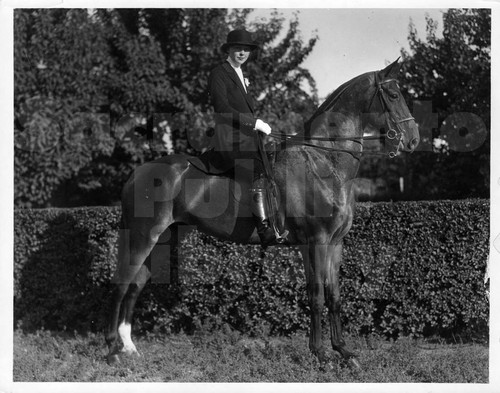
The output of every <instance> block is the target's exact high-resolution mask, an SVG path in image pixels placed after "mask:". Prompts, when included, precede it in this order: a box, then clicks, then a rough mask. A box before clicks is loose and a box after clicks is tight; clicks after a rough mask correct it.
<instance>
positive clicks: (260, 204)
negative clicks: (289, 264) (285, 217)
mask: <svg viewBox="0 0 500 393" xmlns="http://www.w3.org/2000/svg"><path fill="white" fill-rule="evenodd" d="M250 191H251V193H252V198H251V199H252V213H253V217H254V220H255V226H256V227H257V233H258V235H259V237H260V241H261V244H262V246H263V247H267V246H270V245H272V244H283V243H284V242H285V240H286V237H287V235H288V231H287V230H285V231H283V233H281V234H280V233H279V232H277V231H275V230H274V228H273V227H272V225H271V222H270V214H269V212H268V205H267V203H266V198H267V189H266V187H265V179H263V178H260V179H258V180H257V181H255V182H254V187H253V188H252V189H251V190H250ZM273 216H274V217H275V216H276V215H275V214H274V215H273Z"/></svg>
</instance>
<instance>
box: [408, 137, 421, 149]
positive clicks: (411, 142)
mask: <svg viewBox="0 0 500 393" xmlns="http://www.w3.org/2000/svg"><path fill="white" fill-rule="evenodd" d="M418 142H420V140H419V139H418V138H413V139H412V140H411V141H410V144H409V147H410V149H415V147H417V145H418Z"/></svg>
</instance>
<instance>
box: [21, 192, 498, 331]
mask: <svg viewBox="0 0 500 393" xmlns="http://www.w3.org/2000/svg"><path fill="white" fill-rule="evenodd" d="M119 218H120V210H119V209H118V208H105V207H103V208H80V209H41V210H17V211H16V212H15V230H14V234H15V244H14V248H15V250H14V257H15V261H14V262H15V268H14V275H15V286H14V288H15V289H14V290H15V293H14V312H15V321H16V323H17V325H18V326H22V327H23V328H25V329H37V328H40V327H45V328H50V329H70V330H73V329H76V330H89V329H90V330H101V329H102V328H103V327H104V322H105V316H106V313H107V307H108V304H109V290H110V279H111V276H112V274H113V269H114V266H115V263H116V240H117V234H118V223H119ZM488 245H489V201H487V200H463V201H433V202H398V203H359V204H358V205H357V209H356V214H355V219H354V224H353V228H352V230H351V232H350V233H349V234H348V236H347V237H346V239H345V247H344V263H343V266H342V277H341V286H342V305H343V310H342V311H343V319H344V324H345V327H346V328H347V329H348V330H350V331H353V332H358V333H379V334H384V335H388V336H396V335H414V336H419V335H429V334H442V335H447V334H451V333H453V334H462V333H471V332H480V333H485V332H486V331H487V324H488V315H489V309H488V299H487V296H486V290H487V288H486V287H485V286H484V284H483V277H484V272H485V268H486V261H487V257H488ZM259 254H260V248H259V247H255V246H243V245H234V244H231V243H227V242H222V241H219V240H216V239H214V238H212V237H209V236H207V235H204V234H201V233H199V232H192V233H191V234H189V235H188V236H187V237H186V239H185V240H184V241H183V242H182V245H181V261H180V264H179V281H178V282H177V283H175V284H155V283H152V284H149V285H148V286H146V289H145V290H144V292H143V294H142V295H141V297H140V298H139V302H138V304H137V307H136V319H135V324H136V326H138V327H140V328H142V329H147V330H151V329H160V330H175V331H178V330H180V329H185V330H188V331H189V330H192V329H193V328H195V327H196V326H197V325H198V324H207V323H210V324H213V325H215V326H220V325H221V324H223V323H228V324H230V325H231V326H233V327H234V328H236V329H239V330H241V331H245V332H257V331H259V330H265V331H270V332H271V333H291V332H294V331H297V330H303V329H307V328H308V305H307V299H306V291H305V278H304V274H303V267H302V262H301V258H300V254H299V253H298V251H297V250H296V249H294V248H270V249H268V251H267V252H266V256H265V258H264V259H260V258H259Z"/></svg>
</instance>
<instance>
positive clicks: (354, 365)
mask: <svg viewBox="0 0 500 393" xmlns="http://www.w3.org/2000/svg"><path fill="white" fill-rule="evenodd" d="M347 364H348V365H349V367H350V368H352V369H353V370H357V371H361V370H362V367H361V364H360V363H359V362H358V359H356V358H350V359H349V360H348V361H347Z"/></svg>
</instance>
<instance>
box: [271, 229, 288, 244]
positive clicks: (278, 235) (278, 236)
mask: <svg viewBox="0 0 500 393" xmlns="http://www.w3.org/2000/svg"><path fill="white" fill-rule="evenodd" d="M273 229H274V237H276V242H277V243H279V244H283V243H284V242H286V241H287V240H288V239H287V237H288V230H287V229H285V230H284V231H283V233H279V232H278V230H277V229H276V228H273Z"/></svg>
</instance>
